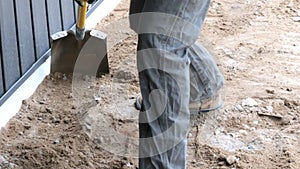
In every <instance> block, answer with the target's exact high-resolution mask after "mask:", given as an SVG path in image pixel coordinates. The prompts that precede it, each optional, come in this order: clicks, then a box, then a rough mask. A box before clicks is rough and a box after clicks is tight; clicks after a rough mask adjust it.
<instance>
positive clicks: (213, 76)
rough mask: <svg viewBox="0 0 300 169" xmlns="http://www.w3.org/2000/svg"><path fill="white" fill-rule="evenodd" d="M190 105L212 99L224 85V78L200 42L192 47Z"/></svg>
mask: <svg viewBox="0 0 300 169" xmlns="http://www.w3.org/2000/svg"><path fill="white" fill-rule="evenodd" d="M189 51H190V52H189V54H188V55H189V58H190V60H191V67H190V76H191V77H190V79H191V84H190V90H191V92H190V103H192V104H193V103H201V102H202V101H203V100H207V99H211V98H213V97H214V96H215V95H216V94H220V93H219V92H220V90H221V88H222V87H223V85H224V78H223V76H222V74H221V72H220V71H219V69H218V67H217V65H216V63H215V61H214V59H213V57H212V56H211V55H210V53H209V52H208V51H207V50H206V49H205V48H204V47H203V46H202V45H201V44H200V43H198V42H196V43H195V44H194V45H192V46H191V47H190V50H189Z"/></svg>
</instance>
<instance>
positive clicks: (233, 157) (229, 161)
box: [226, 155, 237, 165]
mask: <svg viewBox="0 0 300 169" xmlns="http://www.w3.org/2000/svg"><path fill="white" fill-rule="evenodd" d="M236 160H237V159H236V157H235V156H232V155H230V156H228V157H226V162H227V163H228V164H229V165H232V164H234V163H235V162H236Z"/></svg>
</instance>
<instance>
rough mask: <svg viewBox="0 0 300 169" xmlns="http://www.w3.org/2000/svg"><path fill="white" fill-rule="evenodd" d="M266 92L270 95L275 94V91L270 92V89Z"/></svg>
mask: <svg viewBox="0 0 300 169" xmlns="http://www.w3.org/2000/svg"><path fill="white" fill-rule="evenodd" d="M266 92H267V93H269V94H275V91H274V90H269V89H267V90H266Z"/></svg>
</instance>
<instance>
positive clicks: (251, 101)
mask: <svg viewBox="0 0 300 169" xmlns="http://www.w3.org/2000/svg"><path fill="white" fill-rule="evenodd" d="M257 105H258V103H257V102H256V101H255V100H254V99H252V98H247V99H244V100H243V101H242V106H248V107H253V106H257Z"/></svg>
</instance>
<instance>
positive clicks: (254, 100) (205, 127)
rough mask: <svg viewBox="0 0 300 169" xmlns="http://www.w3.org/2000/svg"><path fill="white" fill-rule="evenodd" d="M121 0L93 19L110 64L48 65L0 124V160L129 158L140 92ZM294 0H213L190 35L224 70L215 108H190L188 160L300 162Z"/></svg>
mask: <svg viewBox="0 0 300 169" xmlns="http://www.w3.org/2000/svg"><path fill="white" fill-rule="evenodd" d="M128 6H129V0H122V2H121V4H120V5H119V6H118V7H117V8H116V9H115V10H114V11H113V12H112V13H111V14H110V15H109V16H107V17H106V18H105V19H104V20H102V21H101V22H99V24H98V26H97V27H96V29H99V30H101V31H103V32H105V33H107V34H108V48H109V52H108V53H109V62H110V67H111V69H110V74H108V75H105V76H103V77H102V78H91V77H88V76H74V77H72V76H71V75H65V74H59V73H55V74H51V75H49V76H47V78H46V79H45V80H44V81H43V83H42V84H41V85H40V86H39V87H38V89H37V90H36V92H35V93H34V94H33V96H31V97H30V98H28V99H27V100H24V101H23V105H22V108H21V109H20V111H19V113H17V114H16V115H15V116H14V117H13V118H12V119H11V120H10V121H9V122H8V124H7V125H6V127H4V128H2V129H1V131H0V168H1V169H2V168H3V169H4V168H20V169H21V168H24V169H31V168H32V169H38V168H43V169H44V168H51V169H52V168H82V169H83V168H86V169H92V168H100V169H106V168H107V169H114V168H115V169H121V168H122V169H127V168H137V159H136V158H135V157H136V153H137V152H136V150H137V149H136V146H137V137H138V125H137V117H138V113H139V112H138V111H136V110H135V109H134V107H133V103H134V98H135V96H136V95H137V94H138V93H139V84H138V77H137V70H136V60H135V50H136V44H137V38H136V35H135V34H134V33H133V32H132V31H131V30H130V29H129V28H128V18H127V15H128ZM292 17H300V1H299V0H289V1H285V0H255V1H252V0H247V1H242V0H224V1H222V2H221V1H220V2H219V1H216V0H213V1H212V3H211V6H210V9H209V12H208V15H207V18H206V22H205V24H204V26H203V29H202V32H201V35H200V36H199V41H200V42H202V44H204V46H206V47H207V49H208V50H209V51H210V52H211V53H212V54H213V56H214V57H215V59H216V60H217V63H218V66H219V68H220V69H221V70H222V72H223V74H224V77H225V79H226V87H225V105H224V108H223V109H222V110H221V111H218V112H213V113H210V114H207V115H204V116H203V115H198V116H192V117H191V119H192V120H191V128H190V132H189V134H188V141H189V142H188V155H187V159H188V161H187V168H188V169H197V168H224V169H226V168H231V169H233V168H238V169H249V168H253V169H257V168H266V169H282V168H285V169H298V168H300V95H299V93H300V76H299V74H300V43H299V39H300V32H299V30H300V22H298V21H297V20H296V19H295V18H294V19H293V18H292Z"/></svg>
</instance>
